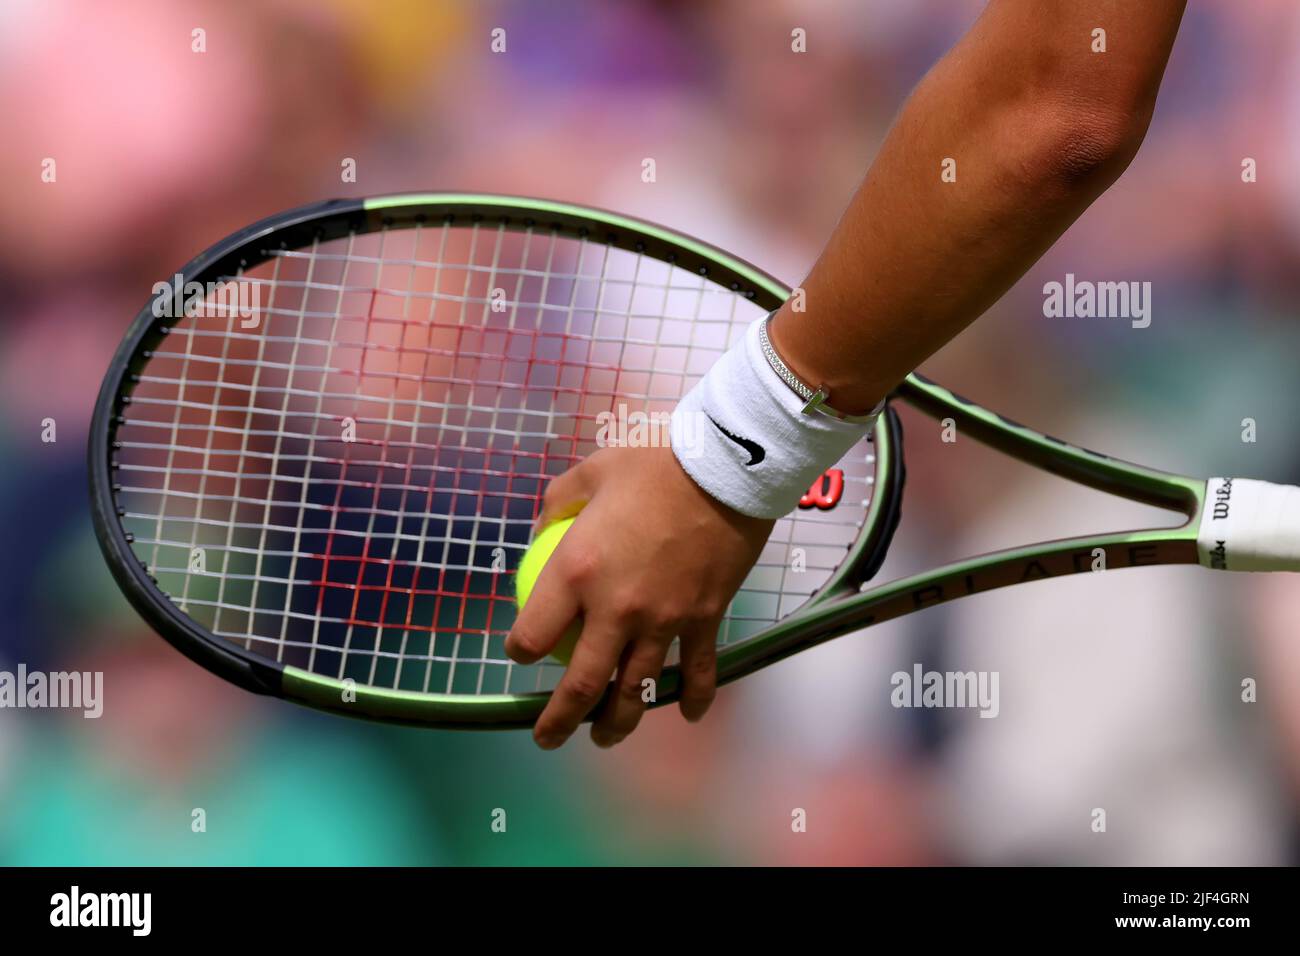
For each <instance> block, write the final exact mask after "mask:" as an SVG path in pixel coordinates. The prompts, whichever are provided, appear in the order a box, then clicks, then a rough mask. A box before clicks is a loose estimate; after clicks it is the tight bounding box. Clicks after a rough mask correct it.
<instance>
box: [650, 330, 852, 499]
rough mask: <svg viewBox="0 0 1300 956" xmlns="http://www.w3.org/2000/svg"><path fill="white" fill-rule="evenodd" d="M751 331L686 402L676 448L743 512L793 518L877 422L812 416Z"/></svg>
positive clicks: (676, 425) (709, 487)
mask: <svg viewBox="0 0 1300 956" xmlns="http://www.w3.org/2000/svg"><path fill="white" fill-rule="evenodd" d="M766 321H767V319H766V318H762V319H759V320H758V321H757V322H755V323H754V324H752V325H751V326H749V327H748V328H747V329H746V330H745V332H744V334H743V335H742V336H741V338H740V340H739V341H738V342H736V344H735V345H733V346H732V347H731V348H730V349H728V350H727V352H726V353H724V354H723V356H722V357H721V358H720V359H718V361H717V363H716V364H715V365H714V366H713V368H711V369H709V371H708V372H707V373H706V374H705V376H704V378H702V379H701V380H700V382H699V384H697V385H696V386H695V387H694V388H693V389H691V390H690V391H689V392H687V393H686V395H685V396H684V397H683V398H682V400H681V402H680V403H678V405H677V408H676V410H675V411H674V412H673V416H672V445H673V452H674V453H675V454H676V455H677V460H678V461H679V462H681V465H682V468H684V469H685V470H686V473H687V474H688V475H690V476H691V478H692V479H694V481H695V483H696V484H698V485H699V486H700V487H701V488H703V489H704V490H705V491H706V492H708V493H709V494H710V495H712V496H713V497H714V498H716V499H717V500H718V501H721V502H722V503H723V504H725V505H727V506H728V507H730V508H733V509H735V510H736V511H739V512H740V513H741V514H746V515H750V516H752V517H755V518H780V517H782V516H783V515H786V514H789V513H790V512H791V511H793V510H794V508H795V505H797V504H798V502H799V499H800V498H801V497H803V495H804V493H805V492H806V491H807V490H808V489H809V488H810V487H811V486H812V483H813V481H814V480H816V478H817V477H818V476H819V475H820V474H821V473H822V472H823V471H825V470H826V469H827V468H829V467H831V466H832V465H834V464H835V463H836V462H838V461H839V460H840V459H841V458H843V457H844V455H845V454H846V453H847V452H848V451H849V449H850V448H852V447H853V446H854V445H855V444H856V443H857V442H858V441H859V440H861V439H862V438H863V437H864V436H865V435H867V434H868V433H869V432H870V431H871V429H872V427H873V425H874V422H875V417H874V416H865V417H864V418H862V419H859V420H855V421H852V422H849V421H842V420H839V419H836V418H832V417H830V416H828V415H823V414H817V413H810V414H804V412H803V409H804V407H805V405H806V402H805V401H804V399H802V398H800V397H799V396H798V395H796V394H795V393H794V391H792V390H791V388H790V386H788V385H786V383H785V382H783V381H782V380H781V378H780V376H779V375H777V373H776V371H775V370H774V369H773V368H772V366H771V365H770V364H768V360H767V359H766V358H765V357H764V355H763V350H762V346H761V343H760V335H759V328H760V326H761V325H762V323H764V322H766Z"/></svg>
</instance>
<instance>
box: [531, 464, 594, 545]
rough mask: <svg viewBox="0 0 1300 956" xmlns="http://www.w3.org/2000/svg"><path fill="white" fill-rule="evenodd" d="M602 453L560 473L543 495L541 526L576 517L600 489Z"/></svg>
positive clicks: (539, 518)
mask: <svg viewBox="0 0 1300 956" xmlns="http://www.w3.org/2000/svg"><path fill="white" fill-rule="evenodd" d="M599 457H600V453H599V452H597V453H596V454H594V455H592V456H591V457H589V458H584V459H583V460H582V461H580V462H578V463H577V464H576V465H574V466H573V467H572V468H570V469H569V470H568V471H566V472H565V473H564V474H562V475H556V476H555V477H554V478H552V479H551V480H550V483H549V484H547V486H546V491H545V492H544V493H543V495H542V510H541V513H540V514H539V515H538V516H537V527H539V528H545V527H546V526H547V525H548V524H550V523H552V522H553V521H561V520H563V519H564V518H572V517H573V516H574V515H576V514H577V513H578V512H579V511H581V510H582V509H583V507H584V506H585V505H586V504H587V502H588V501H590V500H591V496H592V495H593V494H595V492H596V475H597V471H598V469H599V467H600V466H599V463H598V462H597V461H596V459H598V458H599Z"/></svg>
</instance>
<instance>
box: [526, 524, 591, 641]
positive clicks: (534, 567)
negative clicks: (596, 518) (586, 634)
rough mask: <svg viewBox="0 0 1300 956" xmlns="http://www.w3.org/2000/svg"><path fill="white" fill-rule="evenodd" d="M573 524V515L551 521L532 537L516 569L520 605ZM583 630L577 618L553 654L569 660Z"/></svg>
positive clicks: (531, 590)
mask: <svg viewBox="0 0 1300 956" xmlns="http://www.w3.org/2000/svg"><path fill="white" fill-rule="evenodd" d="M572 525H573V519H572V518H565V519H563V520H561V521H553V522H551V523H550V524H548V525H547V526H546V527H545V528H543V529H542V530H541V532H540V533H539V534H538V535H537V537H536V538H534V539H533V543H532V544H530V545H529V546H528V550H527V551H525V552H524V559H523V560H522V561H520V562H519V570H518V571H516V572H515V598H516V600H518V602H519V606H520V607H521V608H522V607H523V606H524V604H525V603H526V602H527V601H528V595H530V594H532V593H533V585H535V584H536V583H537V576H538V575H539V574H541V573H542V568H544V567H546V562H547V561H549V560H550V559H551V555H552V554H554V553H555V549H556V547H558V546H559V543H560V539H561V538H563V537H564V533H565V532H566V531H568V530H569V528H570V527H572ZM581 633H582V623H581V621H575V622H574V623H573V624H571V625H570V626H569V629H568V630H567V631H565V632H564V636H563V637H562V638H560V643H559V644H557V645H555V649H554V650H552V651H551V656H552V657H554V658H555V659H556V660H557V661H559V662H561V663H562V664H567V663H569V659H570V658H571V657H573V647H574V645H575V644H577V643H578V635H579V634H581Z"/></svg>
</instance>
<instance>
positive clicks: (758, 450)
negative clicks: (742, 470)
mask: <svg viewBox="0 0 1300 956" xmlns="http://www.w3.org/2000/svg"><path fill="white" fill-rule="evenodd" d="M708 417H709V421H711V422H713V416H712V415H710V416H708ZM713 427H714V428H716V429H717V430H718V431H720V432H722V434H723V435H725V436H727V438H729V439H730V440H731V441H734V442H735V443H736V444H737V445H739V446H740V447H741V448H743V449H745V451H747V452H749V461H747V462H745V467H746V468H750V467H752V466H754V465H757V464H758V463H759V462H760V461H762V460H763V459H764V458H766V457H767V452H766V451H764V450H763V446H762V445H760V444H759V443H758V442H756V441H750V440H749V439H748V438H741V437H740V436H739V435H733V434H732V433H731V432H729V431H727V430H726V429H725V428H723V427H722V426H721V425H719V424H718V423H717V422H713Z"/></svg>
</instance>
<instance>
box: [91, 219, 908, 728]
mask: <svg viewBox="0 0 1300 956" xmlns="http://www.w3.org/2000/svg"><path fill="white" fill-rule="evenodd" d="M195 283H196V284H197V287H192V286H191V284H195ZM209 283H213V284H214V285H213V286H209ZM171 286H172V288H171V290H170V291H167V290H162V289H161V288H160V289H159V291H158V292H157V293H156V295H155V296H154V297H153V298H152V299H151V300H150V303H149V304H148V305H146V306H145V308H143V309H142V310H141V312H140V314H139V315H138V316H137V317H136V319H135V322H134V323H133V324H132V326H131V327H130V329H129V331H128V333H127V335H126V337H125V339H124V340H123V342H122V345H121V346H120V348H119V350H118V352H117V354H116V355H115V357H114V360H113V363H112V365H111V367H110V369H109V372H108V374H107V376H106V377H105V380H104V384H103V387H102V389H101V392H100V395H99V400H98V403H97V405H96V409H95V415H94V418H93V421H92V427H91V433H90V443H89V464H90V492H91V504H92V514H93V518H94V524H95V529H96V533H97V537H98V539H99V541H100V545H101V548H102V549H103V551H104V554H105V557H106V559H107V560H108V563H109V566H110V568H111V569H112V571H113V574H114V576H115V578H116V580H117V581H118V583H119V585H120V586H121V587H122V589H123V591H124V593H125V594H126V595H127V597H128V599H129V600H130V601H131V603H132V604H133V605H134V606H135V607H136V609H137V610H138V611H139V612H140V613H141V615H142V616H143V617H144V618H145V620H146V621H147V622H148V623H149V624H150V625H151V626H152V627H153V628H154V629H155V630H157V631H158V632H159V633H160V634H161V635H162V636H163V637H164V638H166V639H167V640H168V641H170V642H171V643H172V644H174V645H175V646H176V647H177V648H179V649H180V650H181V651H182V652H184V653H185V654H186V655H187V656H189V657H190V658H191V659H192V660H194V661H196V662H197V663H199V664H202V665H203V666H204V667H206V668H208V669H209V670H212V671H213V672H215V673H217V674H219V675H220V676H222V677H224V678H225V679H227V680H230V681H232V682H234V683H236V684H238V685H240V686H242V687H244V688H246V689H249V690H253V691H257V692H259V693H269V694H275V695H277V696H283V697H287V698H290V699H294V700H297V701H299V702H302V703H307V704H310V705H312V706H316V707H320V708H323V709H327V710H332V711H336V712H339V713H343V714H347V715H350V716H360V717H368V718H375V719H382V720H390V721H397V722H405V723H417V724H423V725H431V726H480V727H511V726H524V725H527V724H530V723H531V722H532V720H533V719H535V717H536V716H537V714H539V713H540V712H541V709H542V708H543V707H544V706H545V702H546V699H547V697H548V696H549V692H550V690H551V689H552V688H553V687H554V685H555V683H556V682H557V680H558V678H559V676H560V674H561V673H562V671H563V667H562V665H560V664H558V663H556V662H553V661H550V660H546V661H542V662H539V663H538V664H534V665H528V666H523V667H521V666H520V665H517V664H514V663H513V662H511V661H509V659H508V658H506V657H505V654H504V640H505V636H506V634H507V633H508V632H509V629H510V625H511V624H512V623H513V620H514V610H515V604H514V588H513V572H514V570H515V569H516V568H517V567H518V563H519V559H520V557H521V556H522V554H523V551H524V550H525V548H526V547H527V544H528V542H529V540H530V539H531V532H532V528H533V522H534V519H535V518H536V516H537V513H538V509H539V507H540V501H541V495H542V492H543V490H544V488H545V485H546V482H547V481H548V480H549V479H550V478H551V477H554V476H555V475H556V474H559V473H561V472H563V471H564V470H566V469H567V468H569V467H570V466H571V465H572V464H574V463H576V462H577V461H578V460H580V459H581V458H582V457H584V456H585V455H587V454H590V453H591V452H592V451H594V450H596V448H597V447H598V435H599V433H600V432H601V429H602V427H604V428H605V430H606V432H608V430H609V429H610V428H613V429H615V430H617V429H620V428H622V429H625V430H626V429H627V428H628V427H631V428H635V426H636V423H637V421H638V419H637V417H636V416H637V415H646V414H649V415H666V414H667V413H668V412H670V411H671V409H672V407H673V406H674V405H675V404H676V401H677V399H678V398H679V397H680V396H681V395H682V394H684V393H685V391H686V390H687V389H689V388H690V387H691V386H692V385H693V384H694V383H695V381H697V380H698V379H699V377H700V376H701V375H702V374H703V373H704V372H705V371H707V369H708V368H709V367H710V366H711V365H712V364H713V362H714V360H716V358H717V357H718V356H719V355H721V354H722V352H723V351H725V349H726V348H727V347H728V346H729V345H730V344H731V343H732V342H734V341H735V340H736V338H737V337H738V336H739V335H740V333H741V332H742V330H743V329H744V328H745V327H746V326H747V325H748V324H749V323H750V322H752V321H753V320H754V319H756V318H758V317H760V316H761V315H763V314H765V313H766V312H769V311H771V310H772V309H774V308H776V307H777V306H778V305H780V303H781V302H783V301H784V300H785V298H786V297H787V296H788V294H789V289H788V288H786V287H785V286H784V285H782V284H781V283H780V282H778V281H777V280H775V279H773V278H772V277H771V276H768V275H766V274H765V273H763V272H761V271H760V270H758V269H756V268H754V267H753V266H751V265H749V264H748V263H745V262H743V261H741V260H739V259H736V258H735V257H732V256H730V255H728V254H726V253H724V252H722V251H720V250H718V249H715V248H713V247H711V246H708V245H706V244H704V243H700V242H698V241H696V240H694V239H691V238H689V237H687V236H683V235H681V234H678V233H675V232H672V231H670V230H667V229H663V228H662V227H659V226H655V225H653V224H650V223H645V222H641V221H639V220H635V219H631V218H628V217H624V216H619V215H616V214H613V213H607V212H604V211H601V210H594V209H588V208H583V207H579V206H573V205H568V204H561V203H553V202H544V201H538V200H530V199H523V198H518V197H506V196H486V195H462V194H427V195H403V196H392V197H381V198H376V199H369V200H333V201H329V202H325V203H319V204H315V205H312V206H307V207H303V208H301V209H297V210H292V211H289V212H286V213H283V214H280V215H277V216H273V217H270V218H268V219H266V220H263V221H262V222H259V223H257V224H254V225H252V226H250V227H248V228H246V229H243V230H241V231H240V232H238V233H235V234H234V235H232V236H230V237H228V238H227V239H225V240H223V241H222V242H220V243H218V244H217V245H215V246H214V247H212V248H211V249H210V250H208V251H207V252H204V253H202V254H201V255H199V256H198V257H196V258H195V259H194V260H192V261H191V262H190V263H189V264H187V265H186V266H185V267H183V269H182V270H181V271H180V273H179V274H178V277H177V278H176V280H175V281H174V282H173V283H172V284H171ZM192 288H198V289H199V290H200V293H199V295H198V296H196V297H194V298H193V299H192V300H190V299H187V296H188V294H189V293H188V291H187V290H190V289H192ZM241 296H242V297H244V298H242V299H241ZM185 301H189V302H190V303H191V304H192V305H196V306H197V309H196V310H194V312H193V314H186V312H185V311H184V309H181V308H180V304H181V303H182V302H185ZM159 312H162V313H164V314H161V315H160V314H159ZM168 312H170V313H172V314H166V313H168ZM642 420H644V419H642ZM833 472H834V474H831V473H828V477H827V478H825V479H824V484H823V485H822V486H821V488H820V495H812V496H811V498H810V501H811V500H812V499H818V498H820V500H819V501H816V502H814V503H810V504H808V505H807V506H806V507H800V508H799V509H797V510H796V511H795V512H793V513H792V514H791V515H790V516H787V517H786V518H783V519H780V520H779V521H778V522H777V525H776V527H775V529H774V531H773V534H772V537H771V539H770V540H769V543H768V545H767V547H766V548H765V549H764V552H763V555H762V556H761V557H760V559H759V562H758V564H757V565H756V566H755V568H754V570H753V571H752V572H751V574H750V576H749V577H748V578H747V579H746V582H745V584H744V586H743V587H742V588H741V591H740V592H739V593H738V594H737V596H736V599H735V600H734V601H733V603H732V606H731V609H730V610H729V612H728V616H727V619H726V623H725V625H724V627H723V629H722V630H721V632H720V634H719V661H720V665H719V672H720V679H724V680H725V679H730V678H731V677H734V676H739V675H740V674H741V673H747V672H749V671H750V670H754V669H756V668H757V667H758V666H761V665H762V663H765V662H768V661H770V660H772V659H775V658H777V657H781V656H785V655H786V654H788V653H792V652H793V651H794V650H797V649H798V648H799V647H801V646H804V643H805V642H806V639H805V637H804V636H803V635H801V634H800V633H798V632H797V631H792V630H791V629H789V628H783V627H781V626H780V624H781V622H782V621H783V620H785V619H787V618H789V617H790V616H791V615H792V614H794V613H795V612H796V611H798V610H800V609H804V610H807V609H808V608H809V607H810V606H811V605H815V604H816V603H817V602H820V601H825V600H828V599H830V598H833V597H836V596H841V595H844V594H847V593H850V592H852V591H855V590H857V589H858V588H859V587H860V586H861V585H862V584H863V583H864V582H865V581H866V580H867V579H869V578H870V577H871V575H873V574H874V573H875V571H876V570H877V569H878V568H879V565H880V563H881V561H882V560H883V557H884V552H885V549H886V548H887V546H888V543H889V539H890V537H891V535H892V533H893V530H894V528H895V527H896V525H897V521H898V513H899V508H900V502H901V494H902V477H903V472H902V461H901V432H900V431H899V426H898V420H897V416H896V415H894V414H893V412H892V410H890V411H889V412H888V413H887V414H886V415H884V416H882V418H881V420H880V422H879V423H878V425H877V428H876V430H875V432H874V434H873V435H872V436H871V438H870V439H869V440H866V441H864V442H861V443H859V445H858V446H856V447H855V448H854V449H853V450H852V451H851V452H850V453H849V454H848V455H846V456H845V459H844V460H843V461H841V462H840V463H839V464H838V465H837V466H836V468H835V469H834V470H833ZM674 653H675V651H674ZM675 664H676V660H675V656H674V657H673V658H670V661H669V667H668V668H667V669H666V670H665V673H664V675H663V677H662V678H661V681H660V688H659V695H658V701H657V703H660V704H662V703H666V702H668V701H670V700H672V699H674V697H675V695H676V692H677V687H678V674H677V671H676V667H675Z"/></svg>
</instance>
